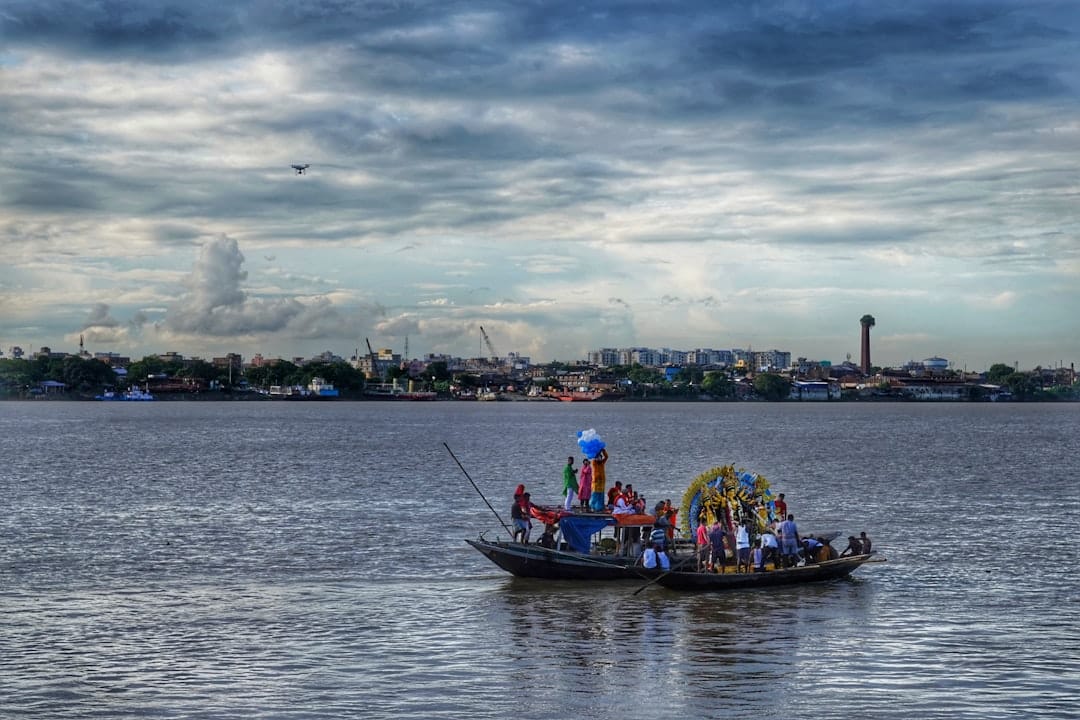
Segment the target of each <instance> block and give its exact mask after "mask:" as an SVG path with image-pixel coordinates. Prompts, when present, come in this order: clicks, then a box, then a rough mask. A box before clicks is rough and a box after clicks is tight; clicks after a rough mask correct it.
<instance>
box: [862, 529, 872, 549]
mask: <svg viewBox="0 0 1080 720" xmlns="http://www.w3.org/2000/svg"><path fill="white" fill-rule="evenodd" d="M859 542H860V543H861V544H862V554H863V555H869V554H870V546H871V543H870V538H868V537H866V531H865V530H863V531H862V532H861V533H859Z"/></svg>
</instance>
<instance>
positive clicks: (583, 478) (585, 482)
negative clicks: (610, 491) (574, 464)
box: [578, 458, 592, 510]
mask: <svg viewBox="0 0 1080 720" xmlns="http://www.w3.org/2000/svg"><path fill="white" fill-rule="evenodd" d="M590 495H592V463H590V462H589V458H585V459H584V460H582V461H581V470H580V471H579V472H578V500H579V501H580V502H581V509H582V510H584V509H585V508H587V507H588V506H589V496H590Z"/></svg>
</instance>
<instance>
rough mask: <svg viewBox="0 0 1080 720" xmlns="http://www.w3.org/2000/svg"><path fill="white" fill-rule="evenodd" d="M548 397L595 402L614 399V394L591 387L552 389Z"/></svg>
mask: <svg viewBox="0 0 1080 720" xmlns="http://www.w3.org/2000/svg"><path fill="white" fill-rule="evenodd" d="M547 395H548V397H552V398H555V399H556V400H559V401H561V402H593V401H596V400H605V399H612V398H613V397H614V396H613V395H611V393H607V392H604V391H603V390H592V389H589V388H585V387H582V388H577V389H576V390H552V391H550V392H548V393H547Z"/></svg>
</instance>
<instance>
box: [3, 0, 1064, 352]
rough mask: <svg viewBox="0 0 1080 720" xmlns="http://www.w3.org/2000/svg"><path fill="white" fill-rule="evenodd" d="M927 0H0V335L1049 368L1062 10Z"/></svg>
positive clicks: (164, 344)
mask: <svg viewBox="0 0 1080 720" xmlns="http://www.w3.org/2000/svg"><path fill="white" fill-rule="evenodd" d="M954 5H955V6H952V5H950V6H943V5H942V4H941V3H937V2H913V3H905V4H903V5H902V6H897V7H889V6H883V5H882V4H880V3H872V2H845V3H843V4H841V3H797V2H796V3H791V2H757V3H747V4H741V5H738V6H730V7H726V6H716V4H715V3H685V2H684V3H672V4H665V5H662V6H655V7H650V6H641V5H635V4H631V5H623V4H618V3H612V4H592V5H587V6H580V5H578V4H570V3H567V4H560V3H549V4H545V5H543V6H538V7H526V6H520V5H518V4H514V3H498V2H492V3H485V4H483V5H478V4H476V3H454V2H447V3H438V4H432V5H431V6H422V5H416V6H414V7H411V8H405V9H403V8H396V9H395V8H392V7H390V6H384V5H374V4H364V3H359V4H356V5H353V6H340V7H337V6H336V7H334V8H333V9H332V10H329V9H327V8H326V7H324V6H323V5H322V4H321V3H319V2H315V1H314V0H309V1H306V2H305V1H303V0H301V1H299V2H295V3H289V4H287V5H286V4H282V5H280V6H278V5H273V4H266V3H259V4H258V5H255V4H250V3H245V2H240V3H234V4H225V5H223V4H220V3H209V2H205V0H196V1H194V2H191V3H186V4H185V5H184V6H183V7H172V6H165V5H158V4H155V3H138V4H134V5H131V4H126V5H120V4H112V3H109V2H105V3H101V4H91V5H85V6H83V5H71V4H68V3H61V2H56V1H53V0H41V1H39V2H17V3H14V4H13V5H12V6H11V7H9V8H5V11H4V13H3V14H0V33H2V35H3V37H4V38H5V45H4V48H3V49H2V50H0V79H2V82H0V128H2V129H3V132H2V133H0V150H2V151H3V153H4V158H5V161H4V163H3V164H2V165H0V210H2V212H0V250H2V251H3V258H4V262H3V263H0V347H2V348H3V349H4V350H5V351H6V350H7V349H8V348H9V347H11V346H14V345H20V346H22V347H24V348H25V349H27V350H29V349H30V347H31V346H34V345H36V346H37V347H41V346H49V347H52V348H54V349H56V350H65V349H68V350H65V351H70V350H69V349H70V348H72V347H77V345H78V338H79V336H80V335H83V336H85V339H86V345H87V347H88V349H89V348H93V349H95V350H99V351H102V352H116V353H120V354H125V355H129V356H131V357H142V356H144V355H150V354H156V353H159V352H165V351H168V350H176V351H184V352H186V353H189V354H191V355H198V356H203V357H212V356H215V355H219V354H222V353H224V352H239V353H241V354H243V355H245V356H246V357H250V356H252V355H254V354H255V353H262V354H263V355H266V356H268V357H269V356H281V357H291V356H312V355H316V354H318V353H321V352H323V351H326V350H328V349H329V350H331V351H333V352H336V353H341V354H342V355H344V356H346V357H348V356H349V355H351V354H352V353H353V352H355V350H356V349H357V348H359V349H360V351H361V352H363V351H364V350H365V339H370V341H371V343H372V345H373V346H375V347H376V348H378V347H395V348H402V347H403V345H404V339H405V337H406V336H407V337H408V338H409V344H410V348H415V350H413V352H411V353H410V354H412V355H415V356H417V357H422V356H423V355H424V354H427V353H435V354H439V353H445V354H449V355H455V356H460V357H475V356H478V355H485V354H488V353H486V352H484V351H482V348H483V345H482V342H481V334H480V326H483V327H484V328H485V330H486V332H487V334H488V335H489V336H490V339H491V342H492V343H493V345H494V346H495V348H497V349H498V351H499V352H500V353H503V354H505V353H508V352H511V351H515V352H518V353H520V354H522V355H526V356H529V357H531V358H533V360H534V361H535V362H547V361H550V360H562V361H573V360H578V359H583V358H585V357H586V356H587V353H588V352H589V351H591V350H595V349H596V348H597V347H603V346H611V347H634V346H644V347H656V348H661V347H670V348H680V349H682V348H685V349H693V348H696V347H717V348H755V349H756V348H760V349H763V350H764V349H769V348H783V349H786V350H788V351H790V352H791V353H792V355H793V356H804V357H807V358H812V359H820V360H829V361H832V362H834V363H839V362H842V361H843V360H845V359H847V358H848V357H849V356H850V358H852V359H853V360H854V361H856V362H857V361H858V360H859V358H860V349H861V348H860V324H859V318H860V317H862V316H864V315H866V314H870V315H872V316H873V317H874V318H875V320H876V323H875V325H874V327H873V329H872V331H871V344H872V348H873V356H872V359H873V363H874V364H875V365H879V366H894V367H895V366H900V365H902V364H904V363H905V362H908V361H911V360H921V359H924V358H929V357H934V356H940V357H944V358H947V359H949V360H950V361H951V362H952V363H953V365H954V366H955V367H959V368H964V367H966V368H969V369H971V370H983V369H986V368H988V367H989V366H990V365H992V364H994V363H998V362H1000V363H1006V364H1009V365H1012V364H1014V363H1017V364H1019V366H1020V367H1022V368H1023V367H1028V368H1030V367H1035V366H1042V367H1057V366H1060V365H1064V366H1068V365H1069V364H1070V363H1073V362H1075V361H1077V360H1078V359H1080V332H1078V331H1080V320H1078V319H1077V314H1076V310H1075V308H1076V307H1080V242H1078V237H1077V229H1078V228H1077V225H1078V219H1077V212H1078V211H1077V208H1076V203H1075V195H1076V188H1075V168H1076V167H1077V165H1078V161H1080V142H1078V140H1080V124H1078V123H1077V122H1076V120H1075V118H1076V116H1077V110H1078V104H1080V102H1078V101H1080V93H1078V92H1077V90H1078V88H1077V85H1078V82H1080V78H1078V75H1077V70H1076V68H1075V67H1074V66H1075V63H1073V62H1072V61H1071V60H1070V58H1072V57H1075V56H1076V51H1077V50H1078V49H1080V48H1078V37H1080V10H1078V9H1077V8H1076V7H1075V6H1074V5H1072V4H1069V3H1053V2H1051V3H1041V4H1039V5H1037V6H1028V5H1027V4H1022V3H1014V2H970V3H963V4H954ZM295 164H305V165H309V167H308V168H307V169H306V170H305V171H304V173H303V174H297V171H296V170H294V169H293V167H292V166H293V165H295Z"/></svg>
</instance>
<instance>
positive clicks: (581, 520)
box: [465, 513, 696, 580]
mask: <svg viewBox="0 0 1080 720" xmlns="http://www.w3.org/2000/svg"><path fill="white" fill-rule="evenodd" d="M654 522H655V518H654V517H653V516H652V515H632V516H624V517H618V516H613V515H608V514H604V513H579V514H570V515H561V516H560V517H559V518H558V524H559V528H560V537H561V538H562V539H561V540H560V541H559V543H558V546H557V547H556V548H545V547H543V546H542V545H538V544H535V543H528V544H527V543H520V542H511V541H507V540H498V539H497V540H488V539H487V538H485V537H484V536H483V535H481V536H480V537H479V538H478V539H476V540H468V539H466V540H465V542H467V543H468V544H469V545H471V546H472V547H474V548H476V550H478V551H479V552H480V553H481V554H482V555H483V556H484V557H486V558H487V559H488V560H491V562H493V563H495V564H496V565H498V566H499V567H500V568H502V569H503V570H505V571H507V572H508V573H510V574H512V575H516V576H517V577H529V578H545V579H548V580H641V579H643V578H644V579H651V578H652V577H655V576H656V575H658V574H660V573H662V572H665V571H663V570H649V569H646V568H644V567H642V566H641V565H640V553H639V552H637V549H636V548H635V549H634V550H633V551H628V552H625V553H623V552H621V550H622V548H619V547H618V545H617V543H616V542H615V539H614V537H613V536H612V535H613V534H614V529H615V528H622V529H625V528H640V529H641V531H642V533H643V534H647V532H648V529H651V527H652V525H653V523H654ZM609 529H610V530H611V531H612V535H607V536H605V534H604V531H605V530H609ZM695 562H696V558H695V556H694V551H693V545H692V544H687V543H684V542H679V543H677V545H676V551H675V554H674V556H673V557H671V563H672V568H673V569H679V568H683V567H685V568H687V569H690V568H692V567H694V563H695Z"/></svg>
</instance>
